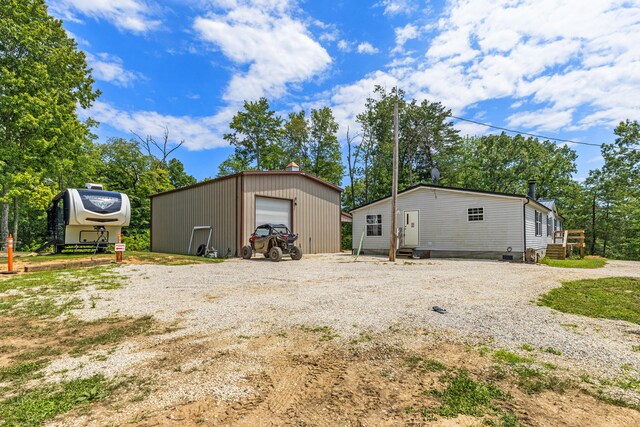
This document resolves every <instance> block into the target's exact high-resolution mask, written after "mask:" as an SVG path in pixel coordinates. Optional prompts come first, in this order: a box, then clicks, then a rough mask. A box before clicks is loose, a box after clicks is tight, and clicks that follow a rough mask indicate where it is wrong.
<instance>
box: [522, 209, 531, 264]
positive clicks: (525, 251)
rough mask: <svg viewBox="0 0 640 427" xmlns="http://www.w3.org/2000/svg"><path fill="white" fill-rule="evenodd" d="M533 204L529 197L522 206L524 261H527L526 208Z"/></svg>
mask: <svg viewBox="0 0 640 427" xmlns="http://www.w3.org/2000/svg"><path fill="white" fill-rule="evenodd" d="M529 202H531V199H530V198H528V197H527V202H526V203H524V204H523V205H522V245H523V246H522V261H523V262H526V261H527V208H526V206H527V205H528V204H529Z"/></svg>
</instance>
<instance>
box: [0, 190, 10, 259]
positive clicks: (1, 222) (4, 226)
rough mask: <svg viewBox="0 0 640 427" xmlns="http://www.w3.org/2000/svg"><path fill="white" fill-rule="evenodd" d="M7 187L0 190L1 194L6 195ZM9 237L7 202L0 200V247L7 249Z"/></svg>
mask: <svg viewBox="0 0 640 427" xmlns="http://www.w3.org/2000/svg"><path fill="white" fill-rule="evenodd" d="M8 192H9V190H8V189H6V188H5V189H3V190H2V196H3V197H4V196H6V195H7V193H8ZM8 238H9V203H8V202H2V214H1V215H0V248H1V249H2V250H7V239H8Z"/></svg>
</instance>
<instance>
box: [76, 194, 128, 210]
mask: <svg viewBox="0 0 640 427" xmlns="http://www.w3.org/2000/svg"><path fill="white" fill-rule="evenodd" d="M78 194H79V195H80V200H82V206H83V207H84V208H85V209H86V210H88V211H90V212H95V213H99V214H108V213H114V212H118V211H120V207H121V206H122V196H121V195H120V193H114V192H112V191H103V190H78Z"/></svg>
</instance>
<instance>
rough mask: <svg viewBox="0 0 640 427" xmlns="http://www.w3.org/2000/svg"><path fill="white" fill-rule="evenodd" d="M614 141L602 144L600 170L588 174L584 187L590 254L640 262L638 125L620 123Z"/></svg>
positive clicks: (633, 122) (639, 151) (639, 154)
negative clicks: (588, 211)
mask: <svg viewBox="0 0 640 427" xmlns="http://www.w3.org/2000/svg"><path fill="white" fill-rule="evenodd" d="M614 133H615V135H617V138H616V140H615V141H614V142H613V143H611V144H604V145H603V146H602V149H601V152H602V157H603V159H604V165H603V167H602V169H597V170H593V171H591V173H590V174H589V177H588V178H587V180H586V182H585V185H586V188H587V190H588V194H589V198H588V202H589V203H590V207H591V221H590V231H591V236H590V241H589V248H590V251H591V253H594V254H599V255H602V256H605V257H612V258H624V259H638V258H640V124H639V123H638V122H637V121H630V120H626V121H624V122H621V123H620V124H619V125H618V126H617V127H616V129H615V131H614Z"/></svg>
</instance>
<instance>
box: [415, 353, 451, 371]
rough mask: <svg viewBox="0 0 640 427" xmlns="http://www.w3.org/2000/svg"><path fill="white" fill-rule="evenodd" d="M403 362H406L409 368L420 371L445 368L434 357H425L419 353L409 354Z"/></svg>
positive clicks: (442, 369)
mask: <svg viewBox="0 0 640 427" xmlns="http://www.w3.org/2000/svg"><path fill="white" fill-rule="evenodd" d="M405 362H406V363H407V366H409V368H411V369H415V370H418V371H420V372H437V371H444V370H446V369H447V367H446V366H445V365H444V364H443V363H441V362H439V361H437V360H435V359H426V358H424V357H422V356H419V355H412V356H409V357H407V358H405Z"/></svg>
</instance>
